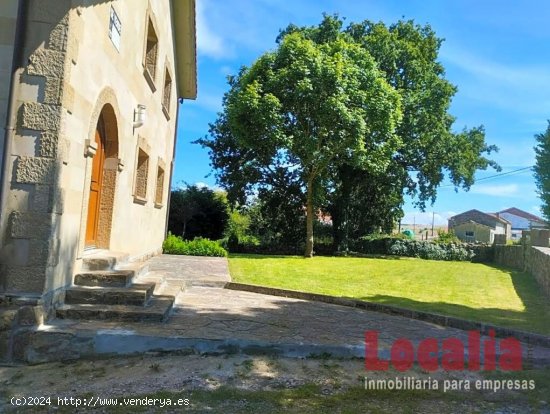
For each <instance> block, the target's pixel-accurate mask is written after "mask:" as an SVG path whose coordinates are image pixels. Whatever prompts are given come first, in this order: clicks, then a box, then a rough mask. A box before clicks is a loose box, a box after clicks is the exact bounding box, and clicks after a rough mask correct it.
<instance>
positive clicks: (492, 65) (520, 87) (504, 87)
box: [441, 45, 550, 119]
mask: <svg viewBox="0 0 550 414" xmlns="http://www.w3.org/2000/svg"><path fill="white" fill-rule="evenodd" d="M441 58H442V59H443V60H444V61H445V62H447V63H449V64H451V65H453V66H455V67H457V68H460V70H462V71H463V72H465V73H467V74H469V75H470V76H471V77H472V79H471V80H470V81H469V82H462V83H461V85H460V88H459V93H460V94H461V95H465V96H468V98H469V99H471V100H473V101H478V102H485V103H490V104H492V105H494V106H496V107H499V108H502V109H507V110H513V111H514V112H519V113H524V114H530V115H534V116H536V117H537V118H540V117H542V119H546V118H545V116H546V115H547V114H548V112H549V111H550V98H549V92H550V87H549V85H550V72H549V71H548V68H547V67H544V66H534V65H516V66H512V65H510V64H503V63H499V62H495V61H491V60H489V59H487V58H484V57H480V56H476V55H474V54H473V53H471V52H468V51H464V50H460V49H458V48H452V47H450V46H448V45H446V46H444V47H443V48H442V49H441Z"/></svg>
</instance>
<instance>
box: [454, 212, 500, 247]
mask: <svg viewBox="0 0 550 414" xmlns="http://www.w3.org/2000/svg"><path fill="white" fill-rule="evenodd" d="M449 230H452V231H453V232H454V233H455V234H456V236H457V237H458V238H459V239H460V240H462V241H465V242H481V243H493V242H494V240H495V235H498V234H502V235H505V238H506V240H508V239H510V235H511V224H510V222H508V221H507V220H505V219H504V218H502V217H499V216H498V215H496V214H491V213H483V212H481V211H479V210H469V211H466V212H464V213H461V214H457V215H456V216H453V217H450V218H449Z"/></svg>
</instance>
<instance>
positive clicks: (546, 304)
mask: <svg viewBox="0 0 550 414" xmlns="http://www.w3.org/2000/svg"><path fill="white" fill-rule="evenodd" d="M487 266H491V267H493V268H495V269H498V270H501V271H503V272H506V273H508V274H509V275H510V277H511V279H512V283H513V285H514V289H515V291H516V293H517V295H518V297H519V298H520V299H521V301H522V303H523V305H524V307H525V310H523V311H514V310H510V309H502V308H472V307H469V306H464V305H458V304H454V303H447V302H421V301H416V300H413V299H409V298H403V297H397V296H389V295H371V296H365V297H360V298H359V299H361V300H365V301H370V302H377V303H383V304H387V305H394V306H399V307H402V308H407V309H414V310H421V311H425V312H433V313H439V314H444V315H449V316H456V317H459V318H462V319H469V320H473V321H477V322H487V323H491V324H494V325H500V326H503V327H510V328H516V329H520V330H525V331H532V332H537V333H542V334H546V335H550V299H549V298H546V297H545V296H544V294H542V293H541V290H540V287H539V286H538V284H537V281H536V280H535V278H534V277H533V276H532V275H531V274H529V273H525V272H520V271H517V270H511V269H509V268H505V267H501V266H494V265H490V264H488V265H487Z"/></svg>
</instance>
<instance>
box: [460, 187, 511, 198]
mask: <svg viewBox="0 0 550 414" xmlns="http://www.w3.org/2000/svg"><path fill="white" fill-rule="evenodd" d="M470 191H471V192H472V193H474V194H483V195H490V196H494V197H514V196H517V195H518V193H519V186H518V185H517V184H501V185H474V186H473V187H472V189H471V190H470Z"/></svg>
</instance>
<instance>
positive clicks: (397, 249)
mask: <svg viewBox="0 0 550 414" xmlns="http://www.w3.org/2000/svg"><path fill="white" fill-rule="evenodd" d="M487 249H490V247H488V246H480V247H478V248H473V247H472V246H469V245H463V244H460V243H434V242H430V241H425V240H408V239H404V238H402V237H394V236H384V237H378V236H368V237H364V238H362V239H360V240H357V241H356V242H354V243H353V245H352V250H353V251H355V252H358V253H366V254H383V255H392V256H406V257H419V258H421V259H430V260H458V261H464V260H474V258H476V257H477V256H482V257H483V259H482V260H483V261H484V260H485V256H487V255H488V254H489V253H487V252H486V250H487ZM479 258H480V259H481V257H479Z"/></svg>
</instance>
